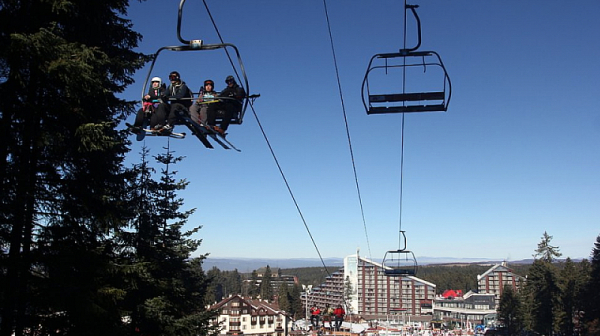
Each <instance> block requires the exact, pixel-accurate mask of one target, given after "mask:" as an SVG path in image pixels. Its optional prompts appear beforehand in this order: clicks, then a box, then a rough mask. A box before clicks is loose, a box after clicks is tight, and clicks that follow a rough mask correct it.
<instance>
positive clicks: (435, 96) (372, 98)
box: [367, 91, 446, 114]
mask: <svg viewBox="0 0 600 336" xmlns="http://www.w3.org/2000/svg"><path fill="white" fill-rule="evenodd" d="M444 99H445V93H444V92H443V91H436V92H417V93H394V94H375V95H369V109H368V110H367V114H384V113H409V112H435V111H446V105H444V104H443V103H442V104H430V105H424V104H423V105H405V104H404V103H406V102H414V101H423V100H439V101H444ZM381 103H402V104H403V105H393V106H372V104H381Z"/></svg>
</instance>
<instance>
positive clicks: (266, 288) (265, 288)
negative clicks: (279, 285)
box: [260, 265, 273, 300]
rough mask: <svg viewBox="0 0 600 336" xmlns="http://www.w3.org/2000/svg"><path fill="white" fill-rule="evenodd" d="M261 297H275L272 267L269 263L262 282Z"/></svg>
mask: <svg viewBox="0 0 600 336" xmlns="http://www.w3.org/2000/svg"><path fill="white" fill-rule="evenodd" d="M260 297H261V298H262V299H264V300H271V299H272V298H273V289H272V288H271V267H269V265H267V268H266V269H265V273H264V274H263V276H262V281H261V283H260Z"/></svg>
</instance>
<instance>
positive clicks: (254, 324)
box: [209, 295, 292, 336]
mask: <svg viewBox="0 0 600 336" xmlns="http://www.w3.org/2000/svg"><path fill="white" fill-rule="evenodd" d="M209 309H210V310H217V311H219V316H218V318H217V319H216V320H213V321H212V322H213V323H214V324H215V325H217V324H218V325H219V326H220V327H221V332H220V334H221V335H257V336H284V335H287V334H288V332H289V330H290V329H291V325H292V321H291V318H290V317H289V316H287V315H286V314H285V312H283V311H281V310H280V309H279V307H278V306H277V304H274V303H269V302H267V301H262V300H251V299H245V298H243V297H241V296H239V295H234V296H231V297H229V298H226V299H224V300H222V301H221V302H219V303H217V304H215V305H212V306H211V307H209Z"/></svg>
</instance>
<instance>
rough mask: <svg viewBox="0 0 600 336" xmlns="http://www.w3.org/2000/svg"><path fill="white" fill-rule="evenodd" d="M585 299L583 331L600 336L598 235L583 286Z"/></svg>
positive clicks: (599, 239)
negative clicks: (587, 275)
mask: <svg viewBox="0 0 600 336" xmlns="http://www.w3.org/2000/svg"><path fill="white" fill-rule="evenodd" d="M584 291H585V299H584V302H583V306H584V310H583V314H582V316H583V320H584V321H585V330H586V331H587V332H588V334H589V335H598V334H600V306H599V305H598V302H600V235H598V236H597V237H596V242H595V243H594V248H593V249H592V254H591V262H590V269H589V277H588V278H587V281H586V285H585V289H584Z"/></svg>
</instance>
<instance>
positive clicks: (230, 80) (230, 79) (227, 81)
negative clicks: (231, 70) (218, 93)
mask: <svg viewBox="0 0 600 336" xmlns="http://www.w3.org/2000/svg"><path fill="white" fill-rule="evenodd" d="M230 82H233V83H235V78H233V76H231V75H229V76H227V78H225V83H227V84H229V83H230Z"/></svg>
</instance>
